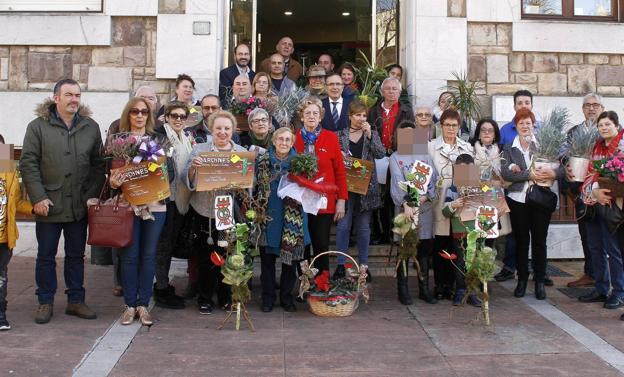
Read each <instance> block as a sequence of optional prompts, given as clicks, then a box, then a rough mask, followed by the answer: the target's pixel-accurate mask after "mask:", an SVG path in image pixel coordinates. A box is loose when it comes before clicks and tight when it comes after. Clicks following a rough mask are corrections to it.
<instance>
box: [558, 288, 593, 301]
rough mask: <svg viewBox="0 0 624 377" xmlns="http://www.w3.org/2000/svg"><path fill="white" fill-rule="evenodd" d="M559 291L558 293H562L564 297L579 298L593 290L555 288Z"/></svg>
mask: <svg viewBox="0 0 624 377" xmlns="http://www.w3.org/2000/svg"><path fill="white" fill-rule="evenodd" d="M557 289H558V290H559V292H561V293H563V294H564V295H566V296H568V297H570V298H575V299H577V298H579V297H581V296H583V295H586V294H588V293H589V292H591V291H592V290H593V289H594V288H593V287H580V288H568V287H565V288H557Z"/></svg>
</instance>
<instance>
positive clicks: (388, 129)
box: [380, 102, 400, 151]
mask: <svg viewBox="0 0 624 377" xmlns="http://www.w3.org/2000/svg"><path fill="white" fill-rule="evenodd" d="M380 106H381V111H382V112H383V115H382V128H381V143H382V144H383V146H384V148H386V150H387V151H388V150H391V149H392V147H393V144H394V143H393V141H394V140H393V139H394V128H395V127H396V124H395V123H396V118H397V116H398V115H399V106H400V105H399V103H398V102H397V103H395V104H394V105H392V107H391V108H390V110H389V111H388V113H387V114H386V109H385V108H384V107H383V103H382V104H381V105H380Z"/></svg>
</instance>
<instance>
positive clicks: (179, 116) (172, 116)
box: [169, 114, 188, 120]
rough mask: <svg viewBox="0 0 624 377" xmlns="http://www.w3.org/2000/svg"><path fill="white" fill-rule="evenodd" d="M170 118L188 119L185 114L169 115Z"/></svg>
mask: <svg viewBox="0 0 624 377" xmlns="http://www.w3.org/2000/svg"><path fill="white" fill-rule="evenodd" d="M169 118H171V119H177V120H186V119H187V118H188V117H187V116H186V115H185V114H169Z"/></svg>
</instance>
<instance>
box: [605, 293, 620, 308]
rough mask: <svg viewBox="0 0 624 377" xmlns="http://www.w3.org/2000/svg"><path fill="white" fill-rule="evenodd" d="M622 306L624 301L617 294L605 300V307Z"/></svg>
mask: <svg viewBox="0 0 624 377" xmlns="http://www.w3.org/2000/svg"><path fill="white" fill-rule="evenodd" d="M622 306H624V301H622V299H621V298H619V297H617V296H616V295H611V296H609V298H608V299H607V301H605V303H604V308H605V309H617V308H620V307H622Z"/></svg>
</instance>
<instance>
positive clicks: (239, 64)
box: [219, 43, 256, 103]
mask: <svg viewBox="0 0 624 377" xmlns="http://www.w3.org/2000/svg"><path fill="white" fill-rule="evenodd" d="M234 59H235V60H236V63H235V64H232V65H231V66H229V67H227V68H224V69H222V70H221V72H220V73H219V99H220V100H221V103H225V101H226V97H227V94H228V91H231V90H232V84H233V83H234V79H235V78H236V76H239V75H243V76H247V78H248V79H249V82H252V81H253V78H254V76H255V75H256V73H255V72H254V71H252V70H251V67H250V66H249V62H250V61H251V54H250V53H249V46H247V45H246V44H245V43H239V44H238V45H237V46H236V47H235V48H234Z"/></svg>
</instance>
